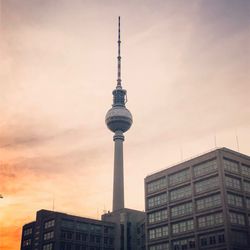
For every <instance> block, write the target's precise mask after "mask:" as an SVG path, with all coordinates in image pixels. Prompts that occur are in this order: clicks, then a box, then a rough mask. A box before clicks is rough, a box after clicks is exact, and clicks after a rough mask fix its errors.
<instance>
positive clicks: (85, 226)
mask: <svg viewBox="0 0 250 250" xmlns="http://www.w3.org/2000/svg"><path fill="white" fill-rule="evenodd" d="M88 228H89V225H88V224H87V223H84V222H77V223H76V229H77V230H80V231H87V230H88Z"/></svg>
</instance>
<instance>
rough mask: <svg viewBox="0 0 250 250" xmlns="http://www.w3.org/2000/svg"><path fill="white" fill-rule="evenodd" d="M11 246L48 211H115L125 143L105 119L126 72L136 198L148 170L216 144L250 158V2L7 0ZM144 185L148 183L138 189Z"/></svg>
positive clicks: (130, 189) (2, 130) (130, 194)
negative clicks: (117, 143) (119, 156)
mask: <svg viewBox="0 0 250 250" xmlns="http://www.w3.org/2000/svg"><path fill="white" fill-rule="evenodd" d="M0 3H1V16H0V17H1V20H0V25H1V27H0V28H1V31H0V36H1V37H0V93H1V98H0V114H1V116H0V117H1V118H0V194H3V196H4V199H0V249H1V250H2V249H3V250H15V249H19V247H20V232H21V227H22V225H23V224H24V223H27V222H29V221H31V220H34V218H35V213H36V211H37V210H39V209H42V208H44V209H52V206H53V205H52V204H53V197H54V199H55V210H57V211H62V212H67V213H71V214H76V215H82V216H90V217H93V218H100V215H101V214H102V213H103V211H104V210H110V209H111V200H112V174H113V172H112V171H113V141H112V133H111V132H110V131H108V129H107V128H106V126H105V123H104V117H105V114H106V112H107V110H108V109H109V108H110V106H111V103H112V94H111V93H112V90H113V88H114V87H115V84H116V56H117V55H116V53H117V48H116V45H117V44H116V41H117V17H118V15H120V16H121V22H122V24H121V26H122V79H123V86H124V88H126V89H127V91H128V105H127V106H128V108H129V109H130V111H131V112H132V114H133V117H134V124H133V126H132V127H131V129H130V131H128V132H127V133H126V134H125V136H126V139H125V145H124V154H125V198H126V206H127V207H130V208H135V209H140V210H143V209H144V201H143V193H144V191H143V179H144V177H145V176H146V175H147V174H150V173H151V172H152V171H157V170H159V169H162V168H164V167H167V166H169V165H171V164H173V163H176V162H179V161H180V160H181V151H182V155H183V158H184V159H185V158H189V157H191V156H195V155H196V154H199V153H202V152H204V151H207V150H210V149H212V148H214V147H215V138H216V145H217V146H218V147H221V146H225V147H229V148H231V149H233V150H237V143H236V134H237V136H238V141H239V150H240V152H242V153H245V154H248V155H250V144H249V141H250V98H249V96H250V84H249V82H250V79H249V78H250V77H249V68H250V67H249V66H250V65H249V63H250V48H249V44H250V41H249V40H250V27H249V23H250V20H249V12H250V2H249V1H247V0H238V1H234V0H220V1H218V0H210V1H206V0H197V1H195V0H193V1H192V0H191V1H186V0H177V1H170V0H155V1H151V0H141V1H139V0H134V1H129V0H128V1H114V0H113V1H111V0H107V1H97V0H86V1H83V0H74V1H67V0H47V1H44V0H26V1H20V0H2V1H0ZM135 187H136V188H135Z"/></svg>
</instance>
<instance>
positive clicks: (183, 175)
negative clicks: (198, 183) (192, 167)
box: [169, 169, 190, 186]
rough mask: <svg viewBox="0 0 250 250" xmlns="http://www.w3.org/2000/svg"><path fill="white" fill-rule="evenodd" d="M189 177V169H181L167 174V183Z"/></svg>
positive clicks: (174, 182) (185, 179)
mask: <svg viewBox="0 0 250 250" xmlns="http://www.w3.org/2000/svg"><path fill="white" fill-rule="evenodd" d="M189 179H190V171H189V169H185V170H182V171H180V172H178V173H175V174H171V175H169V185H170V186H171V185H175V184H178V183H181V182H184V181H187V180H189Z"/></svg>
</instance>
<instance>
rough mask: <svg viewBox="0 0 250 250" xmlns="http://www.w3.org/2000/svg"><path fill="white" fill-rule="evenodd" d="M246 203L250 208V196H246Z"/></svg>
mask: <svg viewBox="0 0 250 250" xmlns="http://www.w3.org/2000/svg"><path fill="white" fill-rule="evenodd" d="M246 205H247V208H248V209H250V198H246Z"/></svg>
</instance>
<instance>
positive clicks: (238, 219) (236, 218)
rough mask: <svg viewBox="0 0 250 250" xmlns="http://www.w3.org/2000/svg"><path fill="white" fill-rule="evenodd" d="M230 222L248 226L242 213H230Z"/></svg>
mask: <svg viewBox="0 0 250 250" xmlns="http://www.w3.org/2000/svg"><path fill="white" fill-rule="evenodd" d="M229 217H230V222H231V223H232V224H237V225H242V226H245V225H246V221H245V216H244V214H241V213H235V212H230V213H229Z"/></svg>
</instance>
